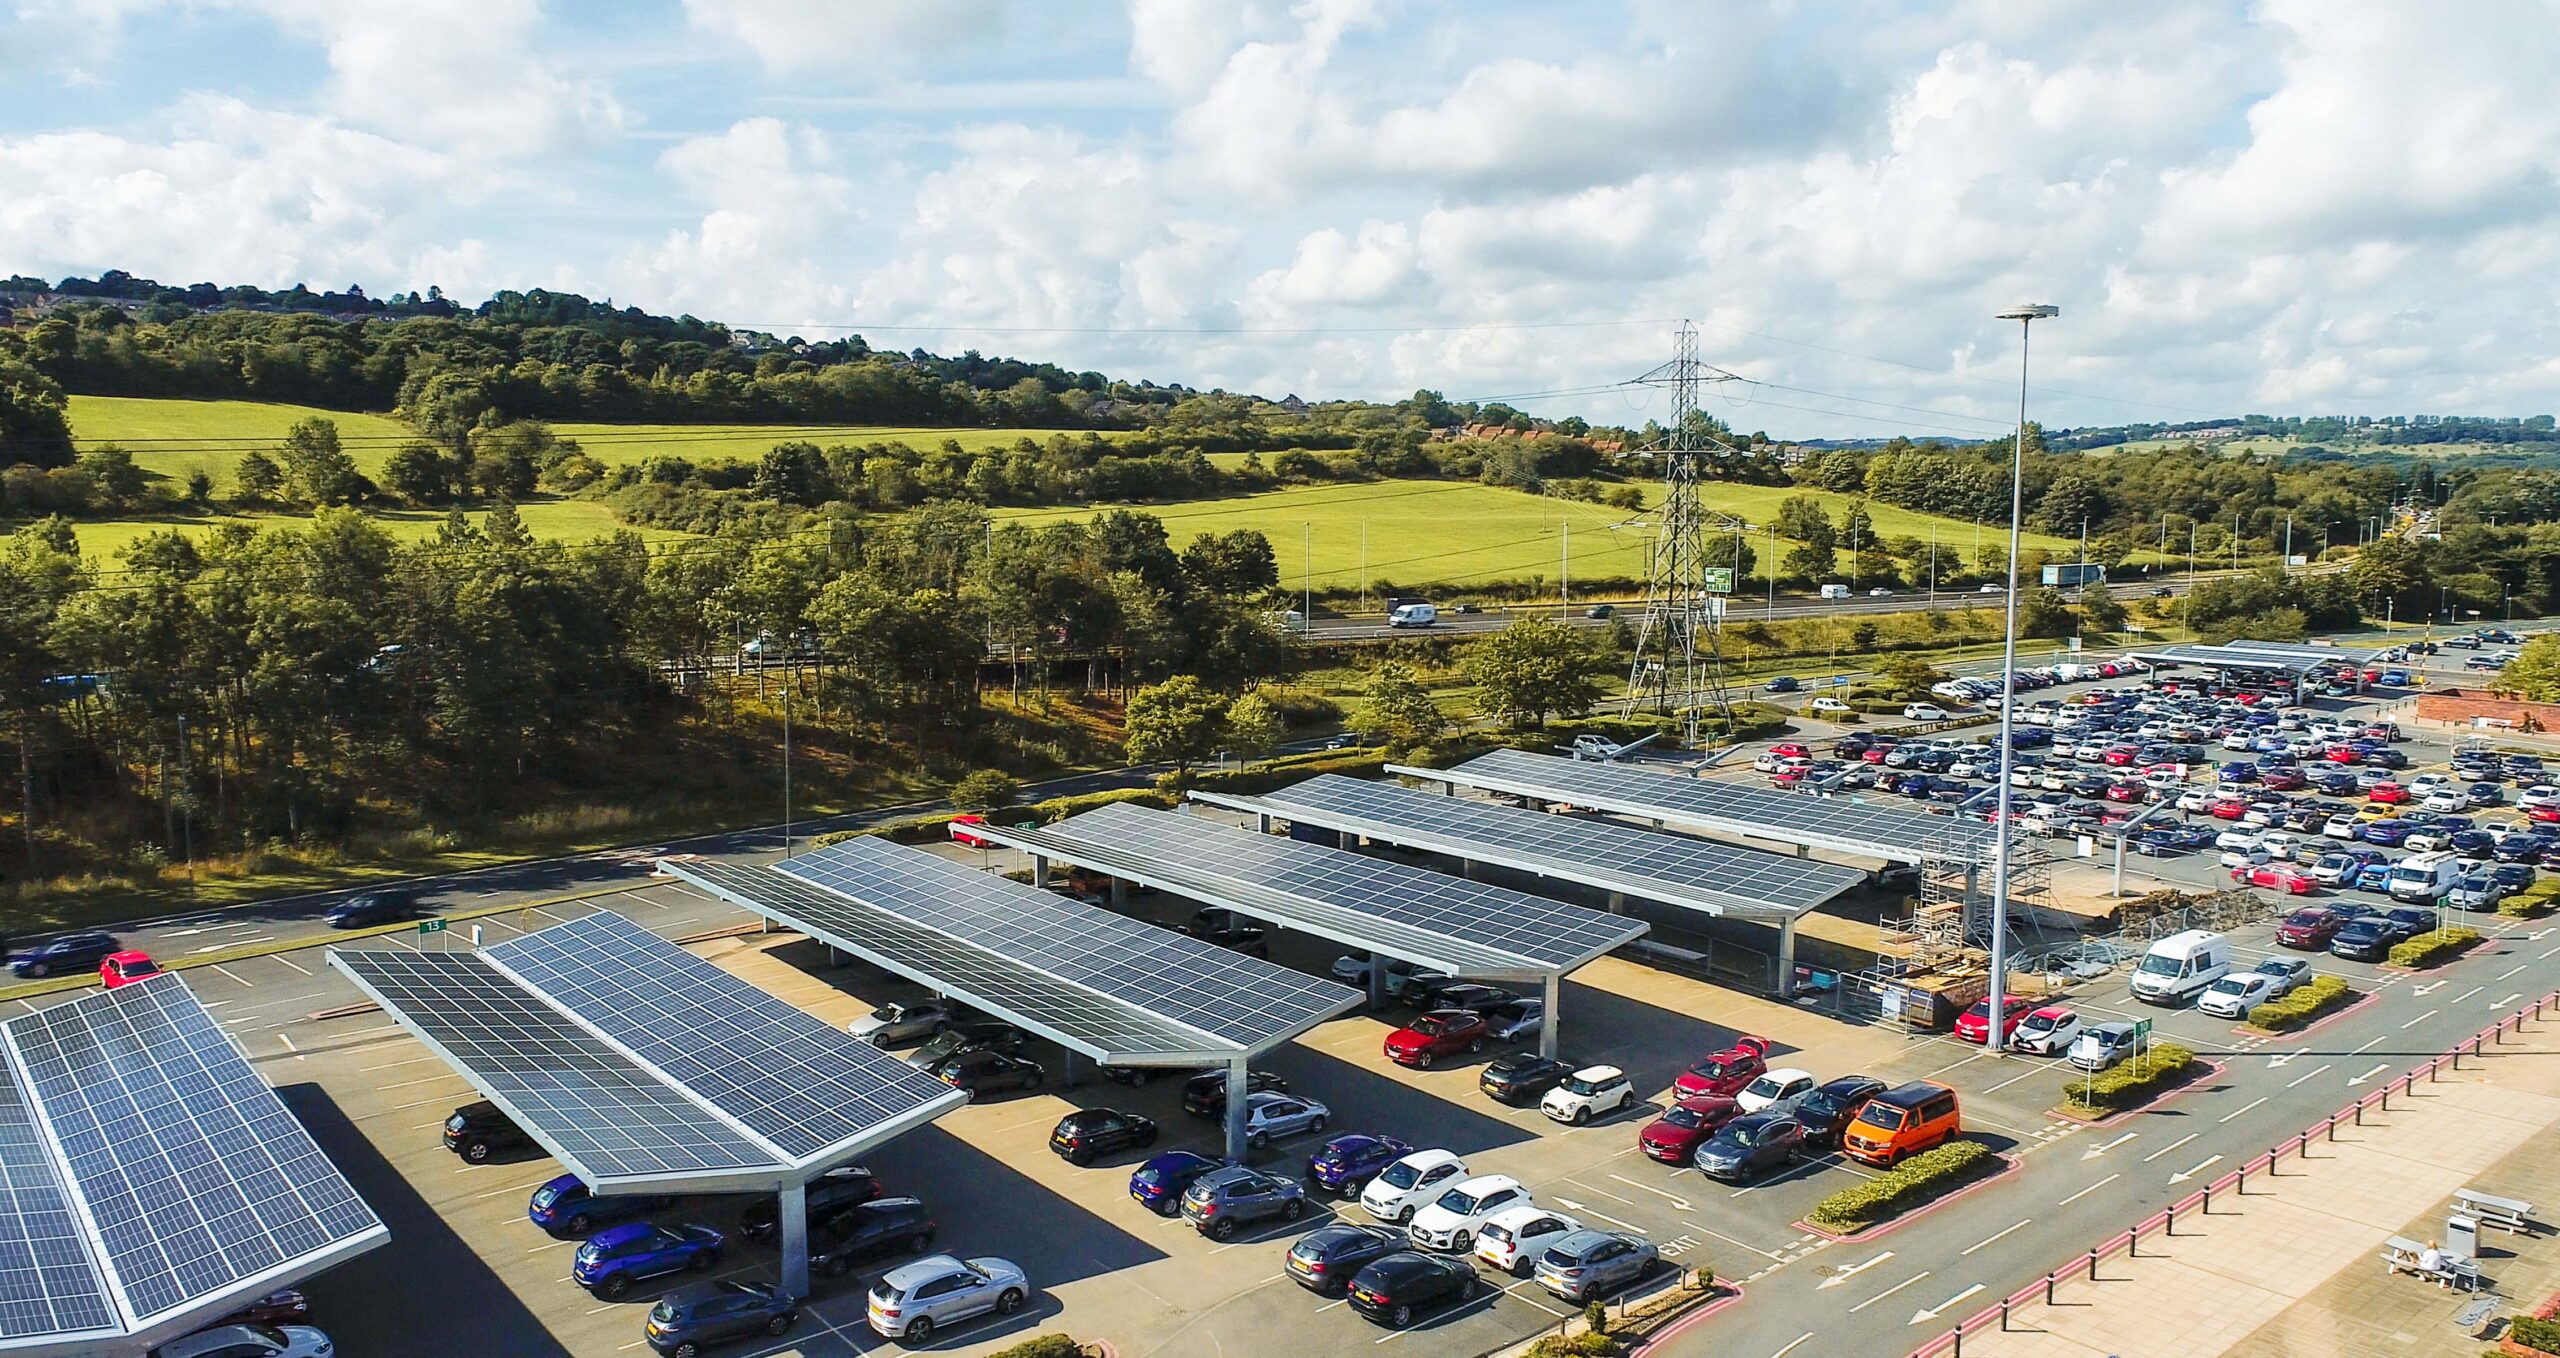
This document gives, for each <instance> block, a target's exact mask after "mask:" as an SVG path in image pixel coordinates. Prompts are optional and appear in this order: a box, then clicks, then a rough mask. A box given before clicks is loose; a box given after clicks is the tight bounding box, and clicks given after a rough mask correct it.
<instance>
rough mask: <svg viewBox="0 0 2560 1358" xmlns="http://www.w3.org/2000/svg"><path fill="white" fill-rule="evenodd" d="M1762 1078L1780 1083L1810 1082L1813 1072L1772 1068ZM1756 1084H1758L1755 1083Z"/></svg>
mask: <svg viewBox="0 0 2560 1358" xmlns="http://www.w3.org/2000/svg"><path fill="white" fill-rule="evenodd" d="M1760 1078H1761V1079H1763V1080H1779V1081H1794V1080H1810V1079H1812V1078H1813V1072H1812V1071H1809V1070H1800V1069H1798V1068H1796V1067H1794V1066H1772V1067H1770V1068H1769V1071H1768V1072H1767V1073H1766V1074H1764V1075H1762V1076H1761V1077H1760ZM1755 1083H1757V1082H1756V1081H1755Z"/></svg>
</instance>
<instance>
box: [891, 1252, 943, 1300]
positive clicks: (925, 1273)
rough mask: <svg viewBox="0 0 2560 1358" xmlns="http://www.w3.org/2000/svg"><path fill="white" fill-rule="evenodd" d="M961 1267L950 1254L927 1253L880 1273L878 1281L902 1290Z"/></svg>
mask: <svg viewBox="0 0 2560 1358" xmlns="http://www.w3.org/2000/svg"><path fill="white" fill-rule="evenodd" d="M961 1267H962V1265H961V1263H960V1261H959V1259H957V1258H956V1257H954V1256H952V1255H948V1254H928V1255H926V1256H925V1257H924V1258H922V1259H918V1260H916V1261H914V1262H913V1263H906V1264H900V1265H898V1266H897V1267H896V1268H893V1269H891V1270H889V1271H888V1272H886V1273H883V1274H881V1275H880V1281H881V1282H883V1283H885V1284H887V1285H888V1286H889V1287H891V1288H893V1289H895V1290H897V1291H900V1292H904V1291H906V1290H907V1289H908V1288H911V1287H921V1286H923V1285H924V1284H926V1283H929V1282H932V1281H933V1280H934V1279H936V1278H939V1277H941V1276H942V1275H944V1274H946V1273H953V1272H957V1271H958V1270H959V1269H960V1268H961Z"/></svg>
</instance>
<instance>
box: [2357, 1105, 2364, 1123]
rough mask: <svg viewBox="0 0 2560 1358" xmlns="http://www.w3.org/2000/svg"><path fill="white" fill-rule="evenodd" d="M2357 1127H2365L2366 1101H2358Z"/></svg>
mask: <svg viewBox="0 0 2560 1358" xmlns="http://www.w3.org/2000/svg"><path fill="white" fill-rule="evenodd" d="M2356 1125H2357V1126H2359V1127H2361V1126H2363V1125H2364V1100H2362V1099H2358V1100H2356Z"/></svg>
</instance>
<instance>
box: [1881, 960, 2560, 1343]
mask: <svg viewBox="0 0 2560 1358" xmlns="http://www.w3.org/2000/svg"><path fill="white" fill-rule="evenodd" d="M2555 1004H2560V991H2552V992H2549V993H2547V994H2545V995H2543V996H2542V997H2541V998H2539V999H2537V1000H2535V1001H2534V1002H2533V1003H2532V1004H2530V1005H2528V1006H2525V1007H2524V1008H2521V1009H2518V1010H2516V1011H2514V1012H2513V1013H2510V1014H2508V1015H2506V1016H2504V1017H2502V1018H2500V1019H2499V1020H2498V1021H2497V1022H2495V1023H2493V1024H2490V1025H2489V1026H2488V1027H2486V1028H2483V1029H2481V1030H2480V1031H2479V1032H2478V1033H2475V1034H2473V1035H2472V1036H2470V1037H2468V1038H2465V1039H2463V1041H2461V1042H2457V1043H2455V1044H2453V1046H2452V1047H2450V1048H2448V1049H2447V1050H2445V1051H2443V1052H2441V1053H2439V1054H2437V1055H2436V1056H2434V1057H2433V1058H2431V1059H2429V1060H2428V1061H2427V1062H2426V1063H2425V1064H2423V1065H2420V1066H2415V1067H2412V1068H2410V1069H2409V1070H2407V1071H2404V1072H2402V1073H2401V1074H2400V1075H2399V1077H2397V1078H2396V1079H2392V1080H2387V1081H2385V1082H2384V1083H2383V1085H2382V1087H2381V1088H2380V1089H2377V1090H2375V1091H2374V1092H2372V1093H2370V1094H2367V1095H2365V1096H2364V1097H2362V1098H2360V1099H2357V1100H2356V1101H2355V1102H2354V1103H2352V1104H2350V1105H2348V1106H2347V1107H2346V1108H2343V1109H2341V1110H2339V1111H2338V1112H2335V1113H2332V1114H2330V1115H2329V1116H2328V1117H2326V1118H2323V1119H2321V1120H2320V1121H2319V1122H2315V1123H2313V1124H2311V1125H2310V1126H2308V1127H2306V1128H2304V1129H2303V1130H2302V1131H2300V1132H2299V1133H2296V1134H2295V1135H2294V1136H2292V1137H2289V1138H2287V1139H2286V1140H2284V1141H2283V1142H2280V1143H2278V1144H2277V1145H2276V1146H2274V1147H2273V1148H2271V1149H2269V1150H2268V1151H2267V1152H2266V1153H2264V1154H2262V1155H2257V1156H2252V1157H2250V1159H2249V1161H2248V1162H2247V1163H2246V1164H2243V1165H2241V1166H2240V1167H2239V1168H2238V1169H2235V1170H2233V1171H2231V1172H2230V1173H2228V1174H2225V1175H2223V1176H2222V1177H2221V1178H2219V1179H2216V1180H2214V1181H2213V1182H2212V1183H2210V1184H2207V1185H2206V1186H2205V1187H2203V1188H2201V1189H2198V1190H2197V1191H2196V1192H2193V1193H2190V1194H2188V1195H2187V1196H2186V1197H2184V1198H2181V1199H2179V1200H2178V1201H2177V1202H2175V1203H2172V1204H2170V1205H2169V1206H2168V1207H2166V1208H2164V1209H2162V1210H2161V1211H2158V1212H2155V1213H2153V1214H2151V1215H2150V1216H2148V1217H2145V1218H2144V1219H2143V1220H2141V1221H2140V1222H2138V1223H2136V1224H2135V1225H2134V1226H2133V1227H2132V1228H2131V1229H2129V1230H2126V1231H2124V1232H2122V1233H2120V1234H2115V1235H2110V1236H2108V1237H2107V1238H2106V1239H2104V1240H2102V1241H2100V1242H2099V1243H2098V1244H2096V1245H2094V1246H2092V1247H2090V1249H2089V1250H2088V1251H2087V1252H2086V1253H2085V1254H2083V1255H2081V1256H2078V1257H2075V1258H2073V1259H2072V1260H2071V1261H2070V1262H2068V1263H2066V1264H2063V1265H2062V1266H2061V1267H2059V1268H2056V1269H2053V1270H2051V1271H2049V1272H2047V1273H2046V1274H2045V1276H2044V1277H2043V1278H2041V1279H2039V1280H2037V1281H2035V1282H2033V1283H2030V1284H2028V1285H2027V1286H2025V1287H2023V1288H2021V1289H2019V1290H2018V1291H2016V1292H2013V1293H2011V1294H2009V1296H2007V1297H2005V1298H2003V1299H2002V1300H2000V1301H1999V1302H1997V1303H1995V1304H1993V1305H1991V1306H1986V1307H1984V1308H1983V1309H1981V1310H1979V1311H1976V1312H1974V1313H1973V1314H1972V1315H1970V1316H1967V1317H1965V1318H1964V1319H1963V1320H1962V1321H1959V1322H1958V1323H1957V1324H1956V1326H1955V1327H1954V1328H1953V1329H1950V1330H1948V1331H1946V1332H1945V1333H1943V1334H1940V1335H1939V1336H1938V1337H1937V1338H1935V1339H1932V1340H1930V1341H1929V1342H1928V1343H1926V1344H1924V1345H1922V1346H1920V1347H1919V1348H1917V1349H1914V1350H1912V1352H1911V1358H1936V1356H1937V1355H1938V1354H1941V1353H1944V1354H1947V1355H1948V1358H1963V1355H1964V1337H1965V1336H1966V1335H1968V1334H1972V1333H1974V1332H1975V1331H1977V1330H1981V1329H1984V1328H1986V1327H1988V1326H1989V1325H1991V1324H1993V1323H1994V1322H1997V1323H1998V1324H1999V1325H2000V1326H2001V1327H2002V1328H2003V1329H2006V1328H2007V1327H2008V1323H2009V1313H2010V1310H2011V1308H2013V1307H2014V1306H2016V1305H2017V1304H2018V1303H2020V1302H2021V1301H2026V1300H2032V1299H2033V1298H2034V1296H2035V1294H2036V1293H2037V1292H2038V1291H2042V1292H2043V1294H2044V1300H2045V1302H2046V1303H2047V1304H2051V1303H2052V1301H2053V1289H2054V1287H2055V1286H2056V1285H2057V1284H2059V1283H2061V1282H2062V1281H2063V1280H2064V1279H2066V1278H2068V1277H2070V1276H2071V1275H2072V1274H2073V1273H2074V1272H2085V1273H2086V1274H2087V1276H2088V1278H2089V1280H2090V1281H2091V1282H2096V1281H2099V1279H2098V1265H2099V1264H2100V1263H2101V1262H2103V1261H2104V1260H2106V1259H2107V1258H2109V1257H2111V1256H2113V1255H2115V1254H2117V1253H2119V1252H2133V1253H2138V1252H2139V1251H2140V1247H2141V1239H2142V1234H2143V1232H2145V1231H2147V1230H2149V1229H2151V1228H2153V1227H2155V1226H2159V1227H2165V1228H2166V1231H2165V1233H2167V1234H2172V1235H2174V1234H2175V1233H2176V1229H2177V1215H2178V1213H2180V1212H2183V1211H2186V1210H2187V1208H2188V1207H2189V1206H2190V1205H2191V1204H2192V1205H2197V1206H2199V1207H2200V1208H2201V1209H2202V1210H2203V1211H2206V1212H2211V1211H2212V1210H2213V1195H2214V1194H2215V1193H2217V1192H2220V1191H2222V1190H2223V1189H2225V1188H2230V1189H2233V1190H2234V1191H2236V1192H2239V1193H2241V1194H2243V1195H2245V1194H2246V1193H2247V1192H2248V1182H2249V1174H2250V1173H2251V1171H2253V1170H2260V1171H2264V1172H2266V1173H2268V1174H2273V1173H2274V1172H2275V1167H2276V1164H2277V1162H2278V1161H2279V1160H2281V1159H2282V1158H2283V1157H2284V1155H2285V1153H2286V1152H2287V1151H2288V1150H2291V1151H2292V1152H2293V1153H2294V1154H2295V1155H2296V1156H2297V1157H2300V1158H2306V1159H2307V1158H2309V1153H2310V1146H2311V1140H2312V1137H2313V1136H2315V1135H2322V1136H2323V1139H2324V1140H2330V1141H2334V1140H2336V1139H2337V1131H2338V1126H2339V1124H2340V1122H2341V1121H2345V1120H2349V1119H2352V1120H2353V1124H2361V1123H2362V1122H2363V1120H2364V1110H2365V1109H2367V1108H2370V1107H2372V1106H2374V1105H2376V1104H2380V1105H2382V1106H2383V1107H2386V1108H2387V1107H2389V1106H2390V1100H2391V1094H2392V1091H2393V1089H2394V1088H2395V1087H2396V1088H2397V1089H2398V1091H2399V1092H2400V1094H2401V1095H2402V1097H2404V1098H2406V1097H2409V1096H2411V1095H2413V1094H2414V1093H2415V1089H2416V1085H2417V1083H2418V1082H2419V1081H2420V1080H2421V1079H2424V1080H2428V1081H2432V1080H2434V1078H2435V1075H2436V1072H2437V1071H2438V1070H2440V1069H2441V1068H2443V1067H2444V1066H2445V1065H2446V1064H2447V1063H2451V1064H2452V1065H2453V1066H2454V1067H2455V1068H2456V1069H2460V1068H2461V1061H2462V1049H2463V1048H2464V1047H2465V1046H2466V1045H2467V1046H2469V1047H2470V1048H2471V1054H2472V1055H2473V1056H2474V1057H2475V1058H2476V1057H2478V1056H2479V1055H2480V1052H2481V1044H2482V1043H2484V1042H2498V1041H2503V1040H2504V1035H2505V1033H2506V1031H2507V1029H2508V1028H2509V1027H2510V1026H2513V1027H2514V1028H2516V1029H2517V1030H2518V1031H2519V1032H2521V1031H2522V1030H2523V1026H2524V1023H2525V1021H2526V1020H2528V1019H2537V1020H2538V1019H2542V1018H2544V1017H2546V1016H2547V1015H2548V1012H2549V1010H2550V1008H2551V1007H2552V1006H2553V1005H2555Z"/></svg>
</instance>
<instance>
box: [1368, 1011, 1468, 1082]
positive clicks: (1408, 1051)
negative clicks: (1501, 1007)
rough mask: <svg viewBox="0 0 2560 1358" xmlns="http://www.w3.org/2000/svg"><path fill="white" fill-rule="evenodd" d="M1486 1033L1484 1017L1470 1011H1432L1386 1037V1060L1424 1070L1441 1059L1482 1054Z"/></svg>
mask: <svg viewBox="0 0 2560 1358" xmlns="http://www.w3.org/2000/svg"><path fill="white" fill-rule="evenodd" d="M1490 1032H1491V1025H1490V1024H1488V1023H1487V1022H1486V1021H1485V1017H1484V1015H1482V1014H1479V1013H1477V1012H1475V1011H1474V1010H1472V1009H1434V1010H1432V1011H1431V1012H1430V1013H1428V1014H1425V1015H1423V1016H1422V1017H1420V1018H1418V1019H1415V1020H1414V1021H1413V1022H1412V1023H1411V1024H1409V1025H1407V1026H1405V1027H1402V1028H1398V1029H1396V1030H1395V1031H1394V1032H1392V1033H1389V1034H1387V1042H1386V1049H1387V1059H1388V1060H1390V1061H1393V1062H1395V1063H1396V1064H1397V1065H1399V1066H1412V1067H1414V1068H1415V1069H1417V1070H1428V1069H1430V1067H1431V1063H1432V1062H1434V1061H1437V1060H1439V1059H1440V1058H1441V1057H1444V1056H1456V1055H1458V1054H1459V1053H1461V1052H1480V1051H1483V1050H1484V1040H1485V1038H1486V1037H1487V1036H1488V1035H1489V1034H1490Z"/></svg>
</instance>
